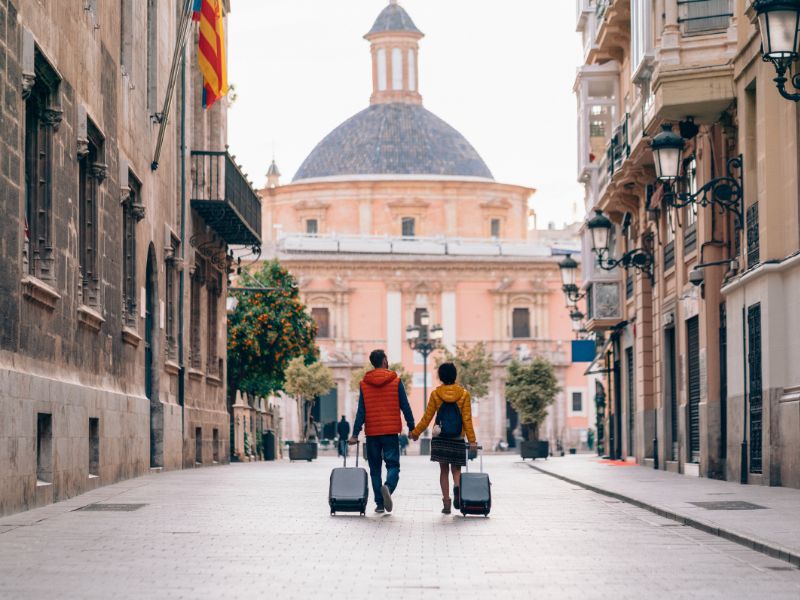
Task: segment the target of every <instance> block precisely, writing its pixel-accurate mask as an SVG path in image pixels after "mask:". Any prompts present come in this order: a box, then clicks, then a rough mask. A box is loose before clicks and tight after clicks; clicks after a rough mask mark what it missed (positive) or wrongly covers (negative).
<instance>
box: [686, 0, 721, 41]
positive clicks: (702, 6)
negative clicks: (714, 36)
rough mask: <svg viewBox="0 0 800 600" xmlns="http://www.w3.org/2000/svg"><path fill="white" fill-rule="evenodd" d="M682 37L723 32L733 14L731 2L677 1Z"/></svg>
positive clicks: (715, 0)
mask: <svg viewBox="0 0 800 600" xmlns="http://www.w3.org/2000/svg"><path fill="white" fill-rule="evenodd" d="M678 8H679V10H680V16H679V17H678V23H680V24H681V27H682V29H683V33H684V35H698V34H704V33H714V32H718V31H724V30H725V29H727V28H728V24H729V23H730V20H731V17H733V12H732V11H731V0H678Z"/></svg>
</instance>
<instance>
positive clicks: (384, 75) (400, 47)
mask: <svg viewBox="0 0 800 600" xmlns="http://www.w3.org/2000/svg"><path fill="white" fill-rule="evenodd" d="M423 37H424V34H423V33H422V32H421V31H420V30H419V29H417V26H416V25H414V21H412V20H411V17H409V16H408V13H407V12H406V11H405V10H404V9H403V7H402V6H400V5H399V4H398V3H397V0H391V1H390V3H389V6H387V7H386V8H384V9H383V11H381V14H380V15H378V18H377V19H376V20H375V24H374V25H373V26H372V29H370V30H369V33H367V34H366V35H365V36H364V39H366V40H367V41H369V42H370V44H371V46H372V48H371V49H372V97H371V98H370V103H371V104H389V103H403V104H422V96H421V95H420V93H419V62H418V60H417V59H418V56H419V40H421V39H422V38H423Z"/></svg>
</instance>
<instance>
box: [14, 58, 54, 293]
mask: <svg viewBox="0 0 800 600" xmlns="http://www.w3.org/2000/svg"><path fill="white" fill-rule="evenodd" d="M60 85H61V78H60V77H59V76H58V74H57V73H56V71H55V69H53V67H52V66H50V64H49V63H48V62H47V60H46V59H45V58H44V56H43V55H42V54H41V53H40V52H39V49H38V48H35V50H34V74H33V75H32V76H31V75H27V74H25V75H23V89H22V97H23V99H24V100H25V150H24V159H25V219H26V223H25V237H26V240H25V244H24V251H23V263H24V266H25V268H26V270H27V272H28V273H29V274H31V275H33V276H34V277H38V278H39V279H42V280H52V279H54V278H55V272H54V261H55V258H54V256H55V254H54V249H53V223H52V221H53V185H52V184H53V182H52V179H53V143H54V137H55V133H56V132H57V131H58V127H59V125H60V123H61V119H62V116H63V111H62V110H61V107H60V104H59V87H60Z"/></svg>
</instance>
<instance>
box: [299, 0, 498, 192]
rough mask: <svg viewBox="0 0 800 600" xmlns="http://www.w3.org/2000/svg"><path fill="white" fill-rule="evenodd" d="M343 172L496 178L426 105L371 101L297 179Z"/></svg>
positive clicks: (307, 163)
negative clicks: (375, 102)
mask: <svg viewBox="0 0 800 600" xmlns="http://www.w3.org/2000/svg"><path fill="white" fill-rule="evenodd" d="M391 6H395V5H391ZM343 175H445V176H452V177H482V178H485V179H492V173H491V171H490V170H489V167H487V166H486V163H484V162H483V159H481V157H480V156H479V155H478V153H477V152H476V151H475V148H473V147H472V145H471V144H470V143H469V142H468V141H467V140H466V139H465V138H464V136H462V135H461V134H460V133H459V132H458V131H456V130H455V129H453V128H452V127H451V126H450V125H448V124H447V123H445V122H444V121H442V120H441V119H440V118H439V117H437V116H436V115H434V114H433V113H432V112H430V111H428V110H426V109H425V108H424V107H422V106H420V105H418V104H401V103H397V104H375V105H372V106H370V107H369V108H367V109H365V110H363V111H361V112H360V113H358V114H357V115H355V116H353V117H351V118H350V119H348V120H347V121H345V122H344V123H342V124H341V125H340V126H339V127H337V128H336V129H334V130H333V131H332V132H331V133H330V134H328V136H327V137H326V138H325V139H323V140H322V141H321V142H320V143H319V144H318V145H317V147H316V148H314V150H313V151H312V152H311V154H309V155H308V158H306V160H305V161H304V162H303V164H302V165H301V166H300V169H299V170H298V171H297V174H296V175H295V176H294V180H293V181H300V180H303V179H313V178H318V177H336V176H343Z"/></svg>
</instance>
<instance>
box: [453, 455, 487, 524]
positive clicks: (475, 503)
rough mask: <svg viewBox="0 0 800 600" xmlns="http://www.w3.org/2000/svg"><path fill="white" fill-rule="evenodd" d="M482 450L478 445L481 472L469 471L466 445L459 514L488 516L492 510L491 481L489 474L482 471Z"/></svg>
mask: <svg viewBox="0 0 800 600" xmlns="http://www.w3.org/2000/svg"><path fill="white" fill-rule="evenodd" d="M482 450H483V447H482V446H478V455H479V456H480V460H481V472H480V473H470V472H469V446H467V472H466V473H462V474H461V487H460V488H459V492H460V496H461V498H460V501H461V506H460V508H461V514H462V515H464V516H465V517H466V516H467V515H483V516H484V517H488V516H489V511H491V510H492V483H491V482H490V481H489V475H488V474H486V473H484V472H483V452H481V451H482Z"/></svg>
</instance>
